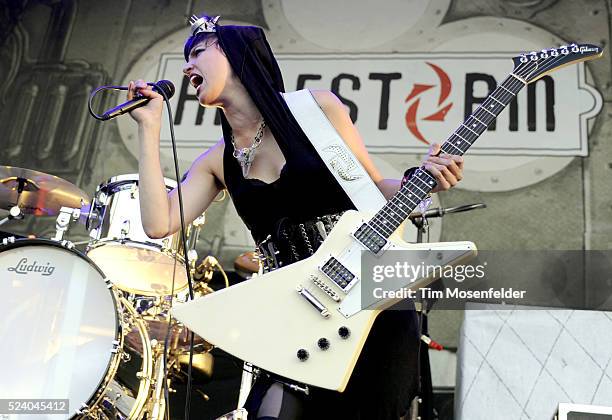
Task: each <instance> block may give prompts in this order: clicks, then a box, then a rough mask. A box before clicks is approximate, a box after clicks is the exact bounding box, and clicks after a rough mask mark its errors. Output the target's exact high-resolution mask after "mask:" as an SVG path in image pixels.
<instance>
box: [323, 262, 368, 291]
mask: <svg viewBox="0 0 612 420" xmlns="http://www.w3.org/2000/svg"><path fill="white" fill-rule="evenodd" d="M319 270H321V272H323V274H325V275H326V276H327V278H329V279H330V280H331V281H333V282H334V283H335V284H336V285H337V286H338V287H339V288H340V289H341V290H342V291H343V292H344V293H348V291H349V290H351V288H352V287H353V286H354V285H355V284H357V281H359V279H358V278H357V276H356V275H355V274H353V273H351V271H350V270H349V269H348V268H346V267H345V266H344V265H342V263H341V262H340V261H338V260H337V259H336V258H334V257H330V258H329V260H327V261H326V262H325V264H323V266H321V267H319Z"/></svg>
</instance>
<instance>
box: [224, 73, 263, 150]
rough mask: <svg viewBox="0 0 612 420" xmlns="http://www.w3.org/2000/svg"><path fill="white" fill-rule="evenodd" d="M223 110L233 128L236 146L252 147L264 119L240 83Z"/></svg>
mask: <svg viewBox="0 0 612 420" xmlns="http://www.w3.org/2000/svg"><path fill="white" fill-rule="evenodd" d="M221 108H222V109H223V111H224V113H225V116H226V117H227V121H228V122H229V124H230V126H231V127H232V133H233V134H234V139H235V141H236V145H237V146H238V147H248V146H250V145H251V144H252V143H253V136H254V135H255V133H257V130H258V129H259V126H260V124H261V122H262V120H263V117H262V115H261V113H260V112H259V110H258V109H257V106H255V103H254V102H253V100H252V99H251V97H250V96H249V94H248V92H247V91H246V89H245V88H244V86H242V84H240V83H238V84H237V87H236V88H235V89H232V92H231V93H230V94H228V95H227V99H225V100H224V101H223V105H222V106H221Z"/></svg>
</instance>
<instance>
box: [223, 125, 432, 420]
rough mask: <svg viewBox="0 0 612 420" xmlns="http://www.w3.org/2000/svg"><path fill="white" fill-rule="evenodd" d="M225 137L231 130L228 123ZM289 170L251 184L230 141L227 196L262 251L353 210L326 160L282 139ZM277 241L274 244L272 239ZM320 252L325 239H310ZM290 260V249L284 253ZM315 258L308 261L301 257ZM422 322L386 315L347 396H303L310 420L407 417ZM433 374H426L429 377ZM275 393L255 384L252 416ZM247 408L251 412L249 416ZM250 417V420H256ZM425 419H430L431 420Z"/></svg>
mask: <svg viewBox="0 0 612 420" xmlns="http://www.w3.org/2000/svg"><path fill="white" fill-rule="evenodd" d="M223 128H224V137H225V139H230V138H231V128H230V127H229V125H228V124H227V121H226V120H225V119H223ZM276 141H277V142H278V145H279V147H280V149H281V151H282V153H283V155H284V157H285V160H286V164H285V166H284V167H283V169H282V172H281V175H280V178H278V179H277V180H276V181H274V182H272V183H269V184H268V183H265V182H263V181H261V180H257V179H245V178H244V177H243V175H242V171H241V168H240V166H239V164H238V162H237V161H236V159H235V158H234V157H233V156H232V152H233V150H232V145H231V142H229V141H226V142H225V144H226V146H225V151H224V157H223V165H224V176H225V182H226V186H227V189H228V191H229V194H230V196H231V197H232V200H233V202H234V205H235V207H236V209H237V211H238V214H239V215H240V217H241V218H242V220H243V221H244V222H245V223H246V225H247V227H248V228H249V229H250V230H251V233H252V235H253V237H254V239H255V241H256V242H257V243H259V242H261V241H262V240H265V239H266V238H269V237H271V238H272V239H273V240H274V241H277V242H276V243H281V242H280V238H279V237H278V236H279V234H278V232H279V229H280V227H281V225H282V227H283V229H285V230H289V231H290V230H291V228H292V227H293V226H295V225H298V224H302V223H304V222H306V225H308V223H307V222H308V221H309V220H313V219H315V218H317V217H319V216H323V215H327V214H334V213H336V214H337V213H341V212H343V211H346V210H349V209H354V206H353V204H352V202H351V201H350V199H349V198H348V197H347V196H346V194H345V193H344V191H343V190H342V189H341V187H340V186H339V184H338V183H337V182H336V180H335V179H334V178H333V175H332V174H331V173H330V172H329V171H328V169H327V167H326V166H325V163H324V162H323V161H322V160H321V159H320V158H319V155H318V154H317V152H316V151H315V150H314V147H313V146H312V144H311V143H310V142H309V141H308V140H306V141H303V140H301V139H300V138H297V139H287V138H282V137H281V138H279V137H277V138H276ZM269 235H270V236H269ZM309 236H310V240H311V243H312V244H313V246H314V249H316V247H318V245H320V242H321V241H320V238H319V240H317V238H316V235H310V233H309ZM280 251H281V253H282V254H285V255H288V254H289V252H288V250H287V249H283V247H282V245H281V249H280ZM307 255H308V254H307V253H306V254H303V253H302V255H301V256H302V257H305V256H307ZM417 327H418V322H417V316H416V313H415V312H414V311H412V310H387V311H385V312H383V313H382V314H380V315H379V316H378V318H377V319H376V321H375V323H374V325H373V327H372V331H371V333H370V335H369V337H368V339H367V341H366V343H365V346H364V349H363V351H362V353H361V355H360V357H359V359H358V361H357V364H356V367H355V370H354V372H353V375H352V376H351V379H350V380H349V383H348V386H347V388H346V390H345V391H344V392H343V393H338V392H335V391H328V390H324V389H320V388H315V387H310V391H311V392H310V395H309V396H307V397H306V396H303V395H299V396H298V398H299V399H300V400H301V401H303V416H302V417H301V418H306V419H327V418H329V419H364V420H366V419H367V420H376V419H380V420H397V419H399V417H400V416H401V415H404V414H405V413H406V411H407V409H408V407H409V405H410V401H411V399H412V397H413V395H414V394H415V392H416V390H417V349H418V346H419V343H420V340H418V334H417V331H418V328H417ZM426 353H427V352H426V351H422V354H421V356H422V359H423V360H422V362H423V363H422V366H424V367H425V368H427V366H428V360H427V354H426ZM425 370H426V372H423V373H427V369H425ZM269 385H270V383H269V382H266V381H260V382H259V383H256V385H255V387H254V392H252V394H251V397H250V399H249V407H248V408H250V409H251V411H253V410H254V409H255V410H256V408H257V404H258V401H257V400H258V399H260V398H261V395H263V393H264V392H265V390H266V388H267V387H268V386H269ZM248 408H247V409H248ZM251 411H250V415H249V419H251V418H253V419H255V418H256V417H251V416H252V415H253V414H254V413H252V412H251ZM423 418H427V416H424V417H423Z"/></svg>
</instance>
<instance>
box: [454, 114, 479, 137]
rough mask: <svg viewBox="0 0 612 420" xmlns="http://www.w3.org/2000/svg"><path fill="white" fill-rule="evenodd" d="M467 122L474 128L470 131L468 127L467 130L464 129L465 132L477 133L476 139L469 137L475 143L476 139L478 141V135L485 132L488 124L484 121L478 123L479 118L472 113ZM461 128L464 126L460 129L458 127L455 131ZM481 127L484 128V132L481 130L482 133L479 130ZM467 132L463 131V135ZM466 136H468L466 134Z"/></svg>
mask: <svg viewBox="0 0 612 420" xmlns="http://www.w3.org/2000/svg"><path fill="white" fill-rule="evenodd" d="M470 119H471V120H472V121H470ZM474 121H475V122H474ZM465 122H467V123H468V124H467V125H469V128H471V129H472V130H471V132H470V131H468V130H467V129H466V130H464V131H465V133H467V134H472V133H476V135H475V138H474V140H472V139H469V140H470V143H474V141H476V139H477V138H478V137H480V135H481V134H482V133H484V131H485V130H486V128H487V126H486V125H485V124H482V123H480V124H478V121H477V120H476V119H475V118H474V116H473V115H470V117H469V118H468V119H467V120H465ZM461 128H462V127H459V129H458V130H457V131H455V132H458V131H459V130H461ZM481 128H482V132H480V133H479V132H478V131H477V130H480V129H481ZM465 133H461V135H462V136H463V135H464V134H465ZM464 137H468V136H464Z"/></svg>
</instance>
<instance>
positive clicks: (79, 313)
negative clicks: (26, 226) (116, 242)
mask: <svg viewBox="0 0 612 420" xmlns="http://www.w3.org/2000/svg"><path fill="white" fill-rule="evenodd" d="M0 273H2V274H1V276H2V277H1V278H2V281H1V282H0V296H2V299H3V301H2V303H3V308H4V311H3V312H4V319H3V322H2V323H0V337H2V340H3V343H2V346H0V372H2V374H1V375H0V394H1V395H2V398H11V399H12V398H61V399H68V400H69V414H68V415H66V414H63V415H58V416H57V418H67V417H70V416H72V415H73V414H74V413H75V411H76V410H77V409H79V408H80V407H81V405H82V404H83V403H89V402H90V400H91V399H92V397H93V396H94V394H95V393H96V391H97V390H98V389H99V387H100V385H101V383H102V382H103V381H104V379H105V377H106V376H107V373H108V370H109V367H110V366H111V361H112V360H113V356H114V354H113V353H112V350H113V349H114V348H115V347H116V345H117V344H118V341H116V340H119V336H120V333H119V325H118V320H117V304H116V300H115V297H114V295H113V293H112V292H111V291H110V290H109V288H108V287H107V284H106V283H105V281H104V277H103V275H102V274H101V272H100V271H99V270H98V269H97V267H96V266H95V265H94V264H93V263H92V262H90V261H88V260H87V258H86V257H84V256H82V255H81V254H80V253H78V252H76V251H71V250H68V249H65V248H63V247H61V246H60V245H58V244H56V243H54V242H52V241H45V240H23V241H16V243H15V244H13V245H10V246H8V247H5V248H3V249H2V250H0ZM34 417H35V418H41V417H40V416H34ZM51 417H52V418H55V417H56V416H55V415H53V416H50V417H49V418H51ZM24 418H25V417H24Z"/></svg>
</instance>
